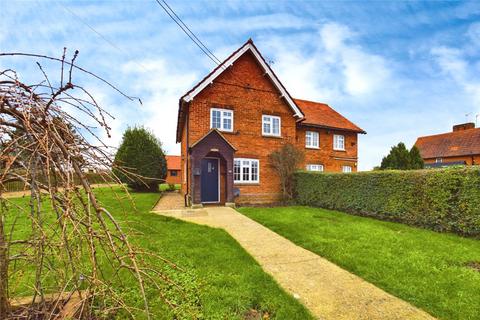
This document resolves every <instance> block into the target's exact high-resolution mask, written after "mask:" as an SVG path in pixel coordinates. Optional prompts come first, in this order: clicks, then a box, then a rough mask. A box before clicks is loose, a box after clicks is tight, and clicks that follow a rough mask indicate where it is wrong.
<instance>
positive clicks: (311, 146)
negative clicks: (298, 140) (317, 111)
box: [305, 131, 320, 149]
mask: <svg viewBox="0 0 480 320" xmlns="http://www.w3.org/2000/svg"><path fill="white" fill-rule="evenodd" d="M308 136H310V144H309V143H308ZM315 137H316V141H315V139H314V138H315ZM313 142H316V143H313ZM305 147H306V148H309V149H320V134H319V133H318V132H317V131H306V132H305Z"/></svg>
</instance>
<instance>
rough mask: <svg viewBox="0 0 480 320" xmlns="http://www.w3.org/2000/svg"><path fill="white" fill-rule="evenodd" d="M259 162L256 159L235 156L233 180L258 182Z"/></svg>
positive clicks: (237, 181)
mask: <svg viewBox="0 0 480 320" xmlns="http://www.w3.org/2000/svg"><path fill="white" fill-rule="evenodd" d="M259 168H260V162H259V161H258V160H256V159H243V158H236V159H234V161H233V182H235V183H258V182H259V181H260V172H259Z"/></svg>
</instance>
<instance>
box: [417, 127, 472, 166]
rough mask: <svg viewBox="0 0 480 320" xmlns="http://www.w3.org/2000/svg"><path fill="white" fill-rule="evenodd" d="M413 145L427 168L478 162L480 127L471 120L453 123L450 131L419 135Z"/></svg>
mask: <svg viewBox="0 0 480 320" xmlns="http://www.w3.org/2000/svg"><path fill="white" fill-rule="evenodd" d="M415 145H416V146H417V148H418V149H419V150H420V155H421V156H422V158H423V161H425V167H427V168H428V167H447V166H452V165H479V164H480V128H475V124H474V123H472V122H469V123H463V124H459V125H455V126H453V131H452V132H447V133H442V134H436V135H431V136H425V137H419V138H418V139H417V141H416V142H415Z"/></svg>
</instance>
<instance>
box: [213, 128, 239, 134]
mask: <svg viewBox="0 0 480 320" xmlns="http://www.w3.org/2000/svg"><path fill="white" fill-rule="evenodd" d="M211 129H216V130H218V131H220V132H222V133H234V131H233V130H224V129H219V128H210V130H211Z"/></svg>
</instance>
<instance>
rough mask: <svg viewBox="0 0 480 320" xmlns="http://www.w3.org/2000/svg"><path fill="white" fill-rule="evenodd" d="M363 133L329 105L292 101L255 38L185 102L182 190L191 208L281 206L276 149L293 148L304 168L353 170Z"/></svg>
mask: <svg viewBox="0 0 480 320" xmlns="http://www.w3.org/2000/svg"><path fill="white" fill-rule="evenodd" d="M359 133H365V131H363V130H362V129H361V128H359V127H358V126H356V125H355V124H353V123H352V122H350V121H349V120H348V119H346V118H345V117H343V116H342V115H340V114H339V113H338V112H336V111H335V110H333V109H332V108H331V107H330V106H328V105H327V104H324V103H318V102H312V101H306V100H300V99H294V98H292V97H291V96H290V94H289V93H288V91H287V90H286V88H285V87H284V86H283V84H282V83H281V82H280V80H279V79H278V78H277V76H276V75H275V73H274V72H273V71H272V69H271V68H270V66H269V65H268V64H267V63H266V61H265V60H264V58H263V57H262V55H261V54H260V52H259V51H258V49H257V48H256V46H255V45H254V43H253V41H252V40H248V41H247V42H246V43H245V44H244V45H243V46H241V47H240V48H239V49H237V50H236V51H235V52H233V53H232V54H231V55H230V56H229V57H228V58H227V59H226V60H225V61H224V62H223V63H222V64H220V65H219V66H218V67H217V68H215V69H214V70H213V71H212V72H211V73H210V74H208V75H207V76H206V77H205V78H203V80H201V81H200V82H199V83H198V84H196V85H195V86H194V87H193V88H192V89H191V90H189V91H188V92H187V93H186V94H185V95H183V96H182V97H181V98H180V100H179V111H178V123H177V142H179V143H181V157H182V158H181V165H182V169H183V170H182V171H183V176H182V189H181V190H182V193H183V194H184V195H185V198H186V200H187V203H189V204H203V203H220V204H228V205H230V204H233V203H242V204H246V203H271V202H275V201H278V200H280V197H281V187H280V180H279V178H278V176H277V174H276V172H275V170H274V168H273V167H272V166H271V164H270V161H269V155H270V154H271V153H272V152H273V151H275V150H278V149H279V148H281V147H282V146H283V145H284V144H286V143H292V144H294V145H296V146H297V147H298V148H301V150H303V151H304V153H305V162H304V163H303V164H302V167H301V168H302V169H306V170H312V171H329V172H342V171H343V172H353V171H357V166H358V155H357V149H358V142H357V136H358V134H359Z"/></svg>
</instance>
